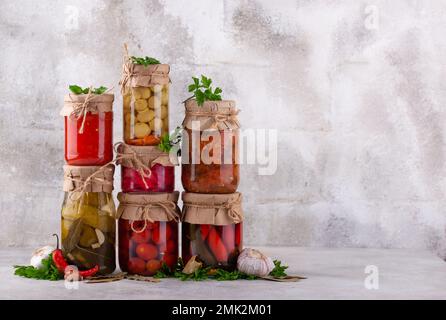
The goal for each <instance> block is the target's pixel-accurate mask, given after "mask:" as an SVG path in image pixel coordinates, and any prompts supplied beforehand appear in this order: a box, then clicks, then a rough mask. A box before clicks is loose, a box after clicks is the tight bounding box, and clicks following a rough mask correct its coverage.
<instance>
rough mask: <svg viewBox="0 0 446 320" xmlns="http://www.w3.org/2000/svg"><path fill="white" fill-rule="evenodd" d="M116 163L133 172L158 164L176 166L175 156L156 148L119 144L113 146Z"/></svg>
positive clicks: (176, 158) (176, 159)
mask: <svg viewBox="0 0 446 320" xmlns="http://www.w3.org/2000/svg"><path fill="white" fill-rule="evenodd" d="M115 149H116V154H117V156H116V158H117V160H116V163H117V164H119V165H121V166H123V167H127V168H133V169H135V170H141V169H142V170H149V168H151V167H153V166H154V165H155V164H157V163H159V164H160V165H162V166H164V167H171V166H174V165H178V157H177V155H176V154H173V153H172V154H171V153H169V152H163V151H161V150H160V149H159V148H158V146H132V145H129V144H125V143H123V142H119V143H118V144H116V145H115Z"/></svg>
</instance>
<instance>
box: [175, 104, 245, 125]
mask: <svg viewBox="0 0 446 320" xmlns="http://www.w3.org/2000/svg"><path fill="white" fill-rule="evenodd" d="M184 106H185V108H186V115H185V118H184V121H183V127H185V128H187V129H190V130H191V129H192V122H193V121H198V122H199V125H200V128H199V129H200V130H201V131H204V130H207V129H218V130H235V129H239V128H240V123H239V121H238V118H237V115H238V113H239V112H240V110H238V109H237V108H236V106H235V101H233V100H221V101H205V102H204V103H203V105H202V106H199V105H198V104H197V101H196V100H195V99H188V100H186V101H185V102H184Z"/></svg>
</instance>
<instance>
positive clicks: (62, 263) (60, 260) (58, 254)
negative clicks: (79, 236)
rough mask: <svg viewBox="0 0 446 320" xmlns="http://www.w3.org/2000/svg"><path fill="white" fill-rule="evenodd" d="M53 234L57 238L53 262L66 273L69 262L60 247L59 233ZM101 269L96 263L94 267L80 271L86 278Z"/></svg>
mask: <svg viewBox="0 0 446 320" xmlns="http://www.w3.org/2000/svg"><path fill="white" fill-rule="evenodd" d="M53 236H55V237H56V239H57V245H56V250H54V251H53V262H54V264H55V265H56V268H57V270H59V272H60V273H62V274H65V269H66V267H68V265H69V264H68V262H67V261H66V260H65V258H64V256H63V252H62V250H61V249H59V237H58V236H57V234H53ZM98 271H99V266H98V265H95V266H94V267H93V268H91V269H88V270H84V271H79V275H80V276H81V277H82V278H86V277H92V276H94V275H95V274H96V273H97V272H98Z"/></svg>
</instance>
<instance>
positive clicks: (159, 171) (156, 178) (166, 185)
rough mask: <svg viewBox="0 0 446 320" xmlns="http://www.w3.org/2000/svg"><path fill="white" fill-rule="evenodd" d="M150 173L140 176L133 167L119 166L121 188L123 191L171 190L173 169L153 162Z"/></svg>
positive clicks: (173, 183) (173, 182) (173, 185)
mask: <svg viewBox="0 0 446 320" xmlns="http://www.w3.org/2000/svg"><path fill="white" fill-rule="evenodd" d="M150 171H151V174H150V176H148V177H144V178H143V177H142V176H141V174H140V173H139V172H138V171H136V170H135V169H133V168H126V167H122V168H121V188H122V191H123V192H173V190H174V188H175V180H174V175H175V169H174V167H165V166H162V165H161V164H158V163H157V164H155V165H154V166H153V167H151V168H150Z"/></svg>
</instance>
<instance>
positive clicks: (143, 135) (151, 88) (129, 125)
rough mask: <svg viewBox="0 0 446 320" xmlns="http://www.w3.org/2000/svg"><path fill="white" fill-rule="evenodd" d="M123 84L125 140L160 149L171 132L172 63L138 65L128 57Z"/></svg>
mask: <svg viewBox="0 0 446 320" xmlns="http://www.w3.org/2000/svg"><path fill="white" fill-rule="evenodd" d="M125 61H126V62H125V64H124V66H123V74H122V78H121V81H120V84H121V93H122V95H123V107H124V109H123V114H124V141H125V143H127V144H131V145H138V146H156V145H158V143H159V142H160V137H161V136H162V135H164V134H165V133H168V132H169V82H170V79H169V71H170V66H169V65H168V64H161V63H159V62H158V61H157V60H155V59H152V61H151V62H152V63H156V64H148V65H144V64H138V63H139V61H140V59H131V58H130V57H128V56H126V57H125Z"/></svg>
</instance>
